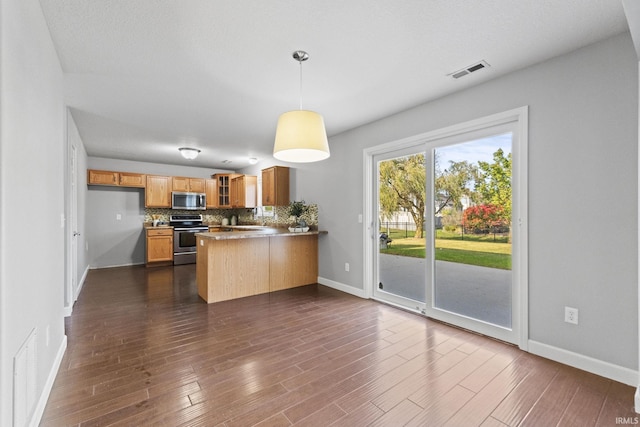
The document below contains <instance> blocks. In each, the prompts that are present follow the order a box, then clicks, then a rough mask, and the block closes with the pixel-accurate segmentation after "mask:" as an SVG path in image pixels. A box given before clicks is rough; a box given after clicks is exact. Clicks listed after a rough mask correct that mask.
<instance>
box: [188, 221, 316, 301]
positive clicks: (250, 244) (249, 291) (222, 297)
mask: <svg viewBox="0 0 640 427" xmlns="http://www.w3.org/2000/svg"><path fill="white" fill-rule="evenodd" d="M319 234H326V231H324V232H323V231H308V232H289V231H288V230H287V229H283V228H271V227H246V228H242V227H236V228H234V229H233V231H218V232H209V233H199V234H197V247H198V248H197V261H196V281H197V284H198V295H200V297H201V298H202V299H204V300H205V301H206V302H207V303H213V302H219V301H226V300H230V299H235V298H243V297H247V296H252V295H258V294H263V293H267V292H274V291H279V290H282V289H289V288H294V287H297V286H304V285H309V284H312V283H316V281H317V280H318V235H319Z"/></svg>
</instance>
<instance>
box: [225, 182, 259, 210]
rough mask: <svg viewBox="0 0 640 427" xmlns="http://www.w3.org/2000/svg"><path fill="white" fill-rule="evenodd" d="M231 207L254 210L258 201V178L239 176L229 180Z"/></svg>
mask: <svg viewBox="0 0 640 427" xmlns="http://www.w3.org/2000/svg"><path fill="white" fill-rule="evenodd" d="M230 194H231V206H232V207H234V208H255V207H256V204H257V199H258V177H257V176H252V175H240V176H237V177H235V178H233V179H232V180H231V191H230Z"/></svg>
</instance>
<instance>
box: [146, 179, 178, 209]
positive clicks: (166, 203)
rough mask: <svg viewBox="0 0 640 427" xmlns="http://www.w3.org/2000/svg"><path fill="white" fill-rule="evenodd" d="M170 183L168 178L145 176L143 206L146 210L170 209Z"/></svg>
mask: <svg viewBox="0 0 640 427" xmlns="http://www.w3.org/2000/svg"><path fill="white" fill-rule="evenodd" d="M171 181H172V179H171V177H170V176H155V175H147V190H146V191H145V197H144V206H145V207H146V208H170V207H171V190H172V188H173V187H172V184H171Z"/></svg>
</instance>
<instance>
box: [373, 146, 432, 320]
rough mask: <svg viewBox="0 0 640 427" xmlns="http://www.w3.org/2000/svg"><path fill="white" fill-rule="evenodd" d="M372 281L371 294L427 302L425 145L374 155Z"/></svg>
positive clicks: (417, 306) (410, 304)
mask: <svg viewBox="0 0 640 427" xmlns="http://www.w3.org/2000/svg"><path fill="white" fill-rule="evenodd" d="M375 164H376V175H377V186H376V188H377V191H376V193H377V197H376V208H375V210H374V211H375V212H376V213H377V226H376V227H375V229H376V230H377V239H378V242H377V243H378V244H377V245H376V246H377V248H376V266H377V273H378V277H377V281H376V286H375V288H374V297H375V298H378V299H381V300H384V301H386V302H390V303H393V304H397V305H401V306H403V307H406V308H409V309H412V310H418V311H423V310H424V306H425V301H426V285H425V283H426V272H427V265H428V263H427V262H426V256H425V252H426V240H425V234H424V222H425V213H426V212H427V211H428V210H427V209H425V207H426V206H427V195H426V161H425V153H424V148H419V149H416V148H413V149H410V150H402V152H394V153H389V154H387V155H385V156H380V157H377V158H376V159H375Z"/></svg>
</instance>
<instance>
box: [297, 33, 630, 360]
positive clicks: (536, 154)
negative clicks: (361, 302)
mask: <svg viewBox="0 0 640 427" xmlns="http://www.w3.org/2000/svg"><path fill="white" fill-rule="evenodd" d="M494 66H499V64H495V65H494ZM389 83H390V84H392V83H393V82H389ZM524 105H528V106H529V257H530V260H529V292H530V294H529V304H530V307H529V315H530V320H529V327H530V330H529V337H530V339H531V340H532V341H535V342H539V343H542V344H544V345H548V346H552V347H553V348H556V349H561V350H566V351H569V352H574V353H577V354H579V355H583V356H587V357H589V358H593V359H596V360H598V361H603V362H606V363H610V364H613V365H615V366H619V367H622V368H627V369H629V370H634V371H636V370H637V369H638V291H637V277H638V264H637V259H638V243H637V236H638V234H637V231H638V222H637V217H638V206H637V198H638V179H637V176H638V164H637V158H638V147H637V141H638V138H637V132H638V62H637V59H636V57H635V52H634V47H633V45H632V42H631V38H630V36H629V34H622V35H620V36H617V37H614V38H611V39H609V40H605V41H603V42H600V43H597V44H595V45H593V46H589V47H586V48H583V49H580V50H578V51H575V52H572V53H570V54H567V55H564V56H561V57H558V58H555V59H552V60H549V61H547V62H545V63H542V64H538V65H536V66H533V67H529V68H527V69H524V70H521V71H518V72H515V73H512V74H510V75H507V76H505V77H501V78H498V79H495V80H492V81H490V82H488V83H485V84H482V85H480V86H476V87H474V88H471V89H468V90H464V91H461V92H458V93H456V94H453V95H450V96H446V97H443V98H441V99H438V100H435V101H433V102H429V103H427V104H424V105H421V106H418V107H416V108H413V109H410V110H407V111H405V112H402V113H399V114H397V115H394V116H391V117H388V118H385V119H383V120H380V121H377V122H374V123H371V124H368V125H366V126H362V127H360V128H358V129H354V130H352V131H349V132H346V133H343V134H341V135H338V136H335V137H333V138H331V139H330V148H331V151H332V153H331V158H330V159H329V160H326V161H323V162H320V163H317V164H307V165H303V166H301V167H299V168H298V169H297V186H298V190H297V192H298V194H301V195H305V194H313V195H315V198H316V200H314V202H317V203H318V205H319V207H320V213H319V220H320V228H321V229H325V230H328V231H329V234H328V235H327V236H323V237H322V238H320V272H319V273H320V276H321V277H323V278H326V279H329V280H332V281H335V282H338V283H340V284H344V285H347V286H350V287H352V288H353V289H354V293H358V291H359V290H362V289H363V271H362V269H363V259H362V253H363V228H362V225H361V224H358V222H357V217H358V214H360V213H362V212H363V209H364V207H363V176H362V175H363V149H364V148H365V147H371V146H375V145H378V144H382V143H386V142H390V141H395V140H398V139H401V138H405V137H409V136H413V135H417V134H420V133H424V132H428V131H432V130H436V129H439V128H443V127H446V126H450V125H454V124H457V123H462V122H465V121H469V120H473V119H476V118H479V117H484V116H488V115H491V114H494V113H499V112H502V111H507V110H510V109H513V108H517V107H521V106H524ZM345 262H348V263H350V264H351V269H350V270H351V271H350V272H345V271H344V267H343V266H344V263H345ZM565 305H569V306H572V307H577V308H578V309H579V310H580V324H579V325H578V326H574V325H569V324H567V323H565V322H564V321H563V314H564V306H565Z"/></svg>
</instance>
